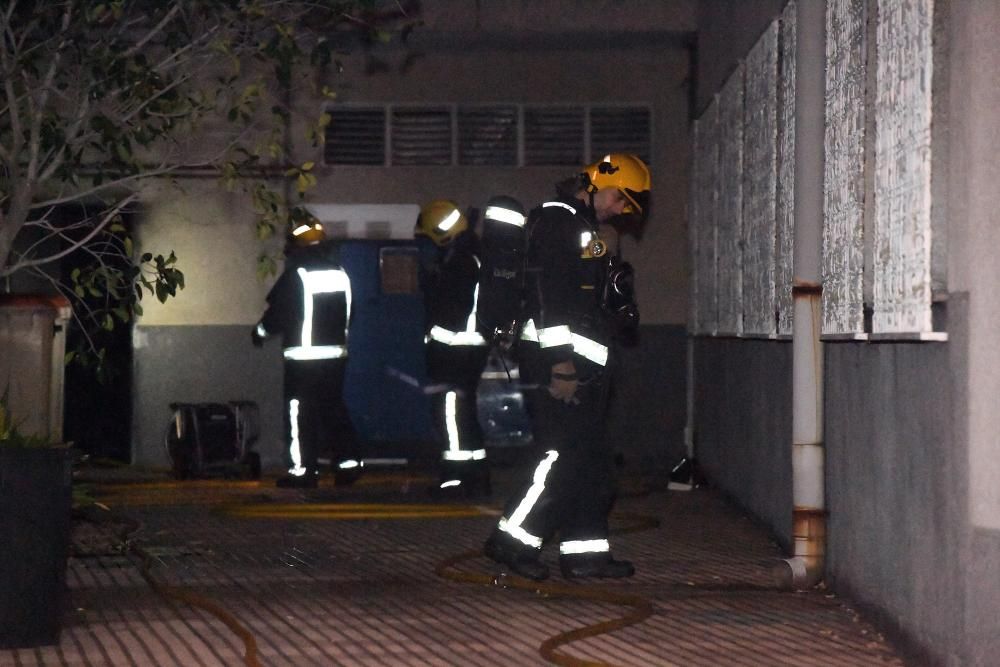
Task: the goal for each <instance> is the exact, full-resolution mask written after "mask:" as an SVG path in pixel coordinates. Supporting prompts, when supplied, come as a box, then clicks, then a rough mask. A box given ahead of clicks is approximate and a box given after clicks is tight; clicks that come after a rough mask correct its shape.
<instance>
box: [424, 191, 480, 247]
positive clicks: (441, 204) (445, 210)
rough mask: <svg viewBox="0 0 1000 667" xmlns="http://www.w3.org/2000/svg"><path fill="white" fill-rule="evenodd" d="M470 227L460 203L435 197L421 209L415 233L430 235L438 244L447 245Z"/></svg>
mask: <svg viewBox="0 0 1000 667" xmlns="http://www.w3.org/2000/svg"><path fill="white" fill-rule="evenodd" d="M468 228H469V221H468V220H467V219H466V218H465V216H464V215H463V214H462V212H461V211H459V210H458V204H456V203H455V202H453V201H451V200H450V199H435V200H434V201H432V202H430V203H429V204H426V205H425V206H424V207H423V208H422V209H420V217H419V218H417V226H416V229H414V230H413V232H414V234H423V235H424V236H429V237H430V239H431V240H432V241H434V243H435V244H436V245H439V246H443V245H447V244H448V243H449V242H451V240H452V239H454V238H455V237H456V236H458V235H459V234H461V233H462V232H464V231H465V230H466V229H468Z"/></svg>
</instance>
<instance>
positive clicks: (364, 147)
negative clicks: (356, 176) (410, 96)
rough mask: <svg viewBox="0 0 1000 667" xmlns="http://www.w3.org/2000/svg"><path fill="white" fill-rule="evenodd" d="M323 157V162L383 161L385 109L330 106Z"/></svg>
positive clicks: (379, 162) (378, 162)
mask: <svg viewBox="0 0 1000 667" xmlns="http://www.w3.org/2000/svg"><path fill="white" fill-rule="evenodd" d="M328 111H329V113H330V124H329V125H328V126H327V127H326V143H325V144H324V147H323V158H324V160H325V161H326V163H327V164H372V165H382V164H385V109H384V108H383V107H370V108H363V109H362V108H332V109H329V110H328Z"/></svg>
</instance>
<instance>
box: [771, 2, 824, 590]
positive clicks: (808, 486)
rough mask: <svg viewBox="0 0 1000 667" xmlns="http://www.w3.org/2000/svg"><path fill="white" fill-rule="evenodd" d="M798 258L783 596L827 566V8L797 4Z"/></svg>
mask: <svg viewBox="0 0 1000 667" xmlns="http://www.w3.org/2000/svg"><path fill="white" fill-rule="evenodd" d="M796 24H797V30H798V35H797V37H796V51H795V59H796V67H797V71H796V73H795V82H796V85H795V255H794V266H793V269H794V274H795V278H794V283H793V285H792V295H793V298H794V311H793V324H792V327H793V329H792V501H793V508H792V538H793V549H792V551H793V553H792V556H791V557H790V558H787V559H785V560H783V561H781V563H779V565H778V566H777V567H776V568H775V573H774V574H775V578H776V580H777V582H778V584H779V585H782V586H784V587H786V588H796V589H803V588H810V587H812V586H814V585H816V584H817V583H819V582H820V581H821V580H822V579H823V574H824V569H825V565H826V503H825V484H824V475H825V472H824V471H825V448H824V446H823V347H822V343H821V342H820V334H821V330H822V317H821V314H822V311H821V302H820V299H821V296H822V284H821V281H822V263H821V256H822V247H823V169H824V150H823V144H824V136H825V126H824V104H825V92H826V91H825V87H826V1H825V0H796Z"/></svg>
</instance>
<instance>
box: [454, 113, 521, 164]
mask: <svg viewBox="0 0 1000 667" xmlns="http://www.w3.org/2000/svg"><path fill="white" fill-rule="evenodd" d="M458 163H459V164H461V165H471V166H494V165H496V166H503V165H512V166H513V165H517V107H514V106H497V107H464V108H461V109H459V111H458Z"/></svg>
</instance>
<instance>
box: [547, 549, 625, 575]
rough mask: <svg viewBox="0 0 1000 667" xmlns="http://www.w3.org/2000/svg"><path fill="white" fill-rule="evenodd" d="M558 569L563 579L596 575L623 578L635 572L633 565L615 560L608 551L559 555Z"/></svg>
mask: <svg viewBox="0 0 1000 667" xmlns="http://www.w3.org/2000/svg"><path fill="white" fill-rule="evenodd" d="M559 570H560V571H561V572H562V576H563V578H564V579H583V578H586V577H596V578H605V579H623V578H625V577H631V576H632V575H633V574H635V567H633V566H632V563H631V562H629V561H627V560H615V559H614V558H612V557H611V554H609V553H597V554H573V555H570V556H560V557H559Z"/></svg>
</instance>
